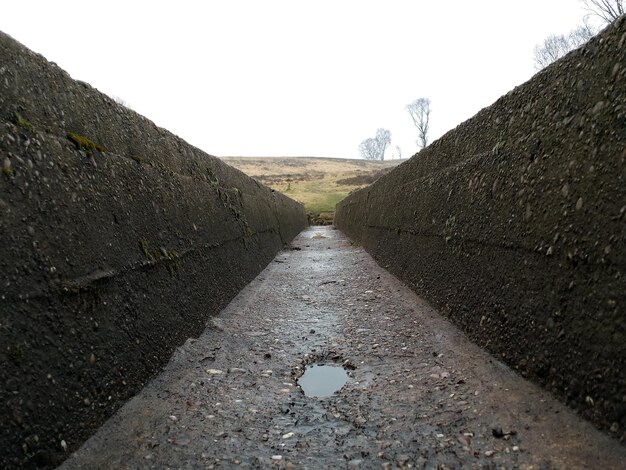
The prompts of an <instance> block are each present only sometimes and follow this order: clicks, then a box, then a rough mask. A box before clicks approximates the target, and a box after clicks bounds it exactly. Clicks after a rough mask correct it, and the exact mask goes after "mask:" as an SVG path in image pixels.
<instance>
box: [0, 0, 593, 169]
mask: <svg viewBox="0 0 626 470" xmlns="http://www.w3.org/2000/svg"><path fill="white" fill-rule="evenodd" d="M584 14H585V11H584V10H583V8H582V6H581V4H580V2H579V1H578V0H524V1H521V2H511V1H503V0H474V1H468V0H447V1H441V0H421V1H418V0H412V1H411V0H380V1H368V0H309V1H299V0H280V1H279V0H263V1H261V0H219V1H198V0H196V1H191V0H178V1H176V2H171V1H167V2H166V1H158V0H153V1H139V0H125V1H118V0H108V1H106V2H105V1H101V2H90V1H84V0H82V1H64V0H57V1H51V0H42V1H29V0H14V1H9V0H2V5H1V8H0V29H1V30H2V31H4V32H5V33H8V34H9V35H11V36H13V37H14V38H15V39H17V40H18V41H20V42H22V43H23V44H25V45H26V46H28V47H29V48H31V49H33V50H34V51H36V52H39V53H41V54H43V55H44V56H45V57H46V58H47V59H48V60H50V61H53V62H56V63H57V64H58V65H59V66H61V67H62V68H64V69H65V70H67V71H68V72H69V73H70V75H71V76H72V77H74V78H76V79H79V80H83V81H86V82H88V83H90V84H91V85H93V86H94V87H96V88H98V89H99V90H100V91H102V92H104V93H107V94H108V95H111V96H114V97H119V98H122V99H123V100H124V101H125V102H127V103H128V104H129V105H130V107H131V108H133V109H134V110H135V111H137V112H139V113H141V114H143V115H145V116H146V117H148V118H149V119H151V120H152V121H154V122H155V123H156V124H157V125H159V126H162V127H165V128H166V129H168V130H170V131H172V132H174V133H175V134H178V135H180V136H181V137H182V138H184V139H185V140H187V141H188V142H189V143H191V144H193V145H195V146H197V147H200V148H201V149H203V150H205V151H206V152H208V153H210V154H212V155H217V156H237V155H249V156H251V155H258V156H292V155H293V156H320V157H343V158H358V157H359V154H358V146H359V143H360V142H361V141H362V140H364V139H366V138H368V137H373V136H374V134H375V132H376V129H377V128H379V127H383V128H386V129H389V130H390V131H391V133H392V148H393V149H395V146H396V145H399V146H400V147H401V149H402V155H403V156H404V157H407V156H411V155H413V154H414V153H415V152H416V150H417V146H416V143H415V140H416V138H417V135H416V131H415V128H414V126H413V123H412V121H411V119H410V117H409V115H408V113H407V112H406V111H405V109H404V106H405V105H406V104H407V103H409V102H411V101H413V100H414V99H416V98H419V97H422V96H423V97H428V98H430V99H431V101H432V109H433V112H432V115H431V137H432V138H436V137H439V136H441V135H443V134H444V133H445V132H447V131H448V130H450V129H452V128H454V127H455V126H456V125H457V124H459V123H461V122H462V121H464V120H465V119H468V118H470V117H471V116H473V115H474V114H475V113H476V112H478V111H479V110H480V109H481V108H483V107H485V106H488V105H490V104H491V103H493V102H494V101H495V100H496V99H497V98H498V97H500V96H501V95H503V94H505V93H506V92H507V91H509V90H510V89H512V88H513V87H515V86H516V85H519V84H521V83H523V82H525V81H526V80H528V79H529V78H530V77H531V76H532V75H533V73H534V66H533V48H534V46H535V45H536V44H538V43H540V42H542V41H543V39H544V38H545V37H546V36H547V35H549V34H552V33H565V32H568V31H569V30H571V29H573V28H574V27H575V26H576V25H577V24H578V23H580V22H581V21H582V18H583V16H584ZM389 157H391V152H388V154H387V158H389Z"/></svg>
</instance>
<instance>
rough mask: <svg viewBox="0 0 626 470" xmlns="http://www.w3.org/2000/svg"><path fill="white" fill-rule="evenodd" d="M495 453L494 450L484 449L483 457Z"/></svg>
mask: <svg viewBox="0 0 626 470" xmlns="http://www.w3.org/2000/svg"><path fill="white" fill-rule="evenodd" d="M495 453H496V452H495V451H494V450H486V451H485V457H491V456H492V455H493V454H495Z"/></svg>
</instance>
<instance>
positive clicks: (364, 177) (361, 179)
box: [337, 168, 392, 186]
mask: <svg viewBox="0 0 626 470" xmlns="http://www.w3.org/2000/svg"><path fill="white" fill-rule="evenodd" d="M391 170H392V168H384V169H380V170H376V171H373V172H371V173H364V174H360V175H357V176H353V177H351V178H344V179H340V180H337V184H345V185H354V186H361V185H367V184H372V183H373V182H374V181H376V180H377V179H378V178H380V177H381V176H383V175H386V174H387V173H389V172H390V171H391Z"/></svg>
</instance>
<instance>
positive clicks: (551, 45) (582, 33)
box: [535, 22, 595, 71]
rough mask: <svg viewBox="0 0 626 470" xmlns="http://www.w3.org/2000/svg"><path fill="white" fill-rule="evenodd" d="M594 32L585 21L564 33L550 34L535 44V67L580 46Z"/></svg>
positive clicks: (547, 63)
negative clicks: (540, 42) (541, 41)
mask: <svg viewBox="0 0 626 470" xmlns="http://www.w3.org/2000/svg"><path fill="white" fill-rule="evenodd" d="M594 34H595V30H594V28H593V27H592V26H591V25H590V24H589V23H587V22H585V23H583V24H582V25H580V26H578V27H577V28H576V29H574V30H572V31H570V32H569V33H568V34H567V35H565V34H551V35H550V36H548V37H547V38H546V39H545V40H544V41H543V43H542V44H539V45H537V46H535V69H536V70H538V71H539V70H541V69H543V68H545V67H547V66H548V65H550V64H551V63H552V62H554V61H556V60H558V59H560V58H561V57H563V56H564V55H565V54H567V53H568V52H569V51H571V50H573V49H576V48H577V47H580V46H581V45H583V44H584V43H586V42H587V41H588V40H589V39H591V37H592V36H593V35H594Z"/></svg>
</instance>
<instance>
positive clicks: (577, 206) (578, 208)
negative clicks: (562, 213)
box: [576, 197, 583, 211]
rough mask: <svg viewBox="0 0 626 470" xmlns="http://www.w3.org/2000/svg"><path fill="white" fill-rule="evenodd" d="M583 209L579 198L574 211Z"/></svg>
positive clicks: (581, 199)
mask: <svg viewBox="0 0 626 470" xmlns="http://www.w3.org/2000/svg"><path fill="white" fill-rule="evenodd" d="M582 208H583V198H582V197H579V198H578V201H576V210H577V211H579V210H580V209H582Z"/></svg>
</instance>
